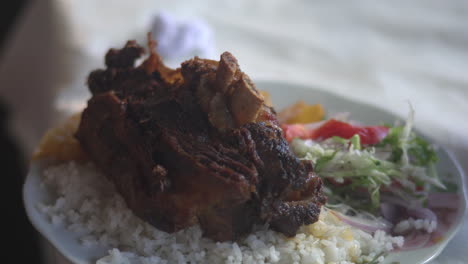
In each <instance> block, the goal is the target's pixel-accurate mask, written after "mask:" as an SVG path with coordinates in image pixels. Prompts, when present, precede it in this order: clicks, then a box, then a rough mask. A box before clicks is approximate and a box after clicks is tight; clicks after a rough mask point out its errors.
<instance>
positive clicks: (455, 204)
mask: <svg viewBox="0 0 468 264" xmlns="http://www.w3.org/2000/svg"><path fill="white" fill-rule="evenodd" d="M427 202H428V206H429V208H443V209H458V208H459V205H460V196H459V195H458V194H456V193H430V194H429V197H428V198H427Z"/></svg>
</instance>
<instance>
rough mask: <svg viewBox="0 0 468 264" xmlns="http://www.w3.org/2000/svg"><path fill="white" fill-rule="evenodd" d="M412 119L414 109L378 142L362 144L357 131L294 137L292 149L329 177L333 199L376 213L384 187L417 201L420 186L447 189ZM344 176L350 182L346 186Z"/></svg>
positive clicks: (326, 177)
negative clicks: (349, 135) (324, 137)
mask: <svg viewBox="0 0 468 264" xmlns="http://www.w3.org/2000/svg"><path fill="white" fill-rule="evenodd" d="M413 118H414V111H413V109H412V108H411V109H410V113H409V115H408V119H407V121H406V123H405V125H404V126H395V127H391V128H390V129H389V132H388V134H387V136H386V137H385V138H384V139H383V140H382V141H381V142H380V143H379V144H377V145H374V146H366V145H364V146H363V145H361V142H360V141H361V140H360V137H359V135H354V136H353V137H352V138H350V139H349V140H348V139H344V138H340V137H332V138H329V139H327V140H324V141H319V142H315V141H312V140H301V139H295V140H293V141H292V143H291V148H292V150H293V151H294V152H295V153H296V155H298V157H300V158H303V159H306V160H311V161H313V162H314V164H315V170H316V172H317V173H318V175H319V176H321V177H323V178H324V179H325V182H326V183H327V182H328V183H330V181H331V184H326V185H327V188H328V189H327V190H328V191H329V200H331V201H332V202H337V203H340V202H344V203H347V204H350V205H353V206H357V207H358V208H360V209H365V210H369V211H375V210H377V209H378V208H379V206H380V197H381V192H382V191H385V192H386V193H391V194H392V195H396V196H399V197H400V198H403V199H405V200H407V199H409V200H417V199H420V198H421V197H424V195H421V190H427V189H428V187H430V186H433V187H437V188H440V189H444V188H445V186H444V184H443V183H442V182H441V181H440V180H439V178H438V176H437V173H436V170H435V163H436V162H437V155H436V152H435V150H434V148H433V147H432V146H431V145H430V144H429V143H428V142H427V141H426V140H424V139H423V138H421V137H419V136H417V135H416V134H415V133H414V132H413V131H412V126H413ZM346 179H348V182H350V183H349V184H343V183H345V182H346ZM395 183H396V184H397V187H395ZM383 187H385V188H384V189H382V188H383ZM330 198H331V199H330Z"/></svg>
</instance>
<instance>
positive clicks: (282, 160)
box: [76, 41, 325, 241]
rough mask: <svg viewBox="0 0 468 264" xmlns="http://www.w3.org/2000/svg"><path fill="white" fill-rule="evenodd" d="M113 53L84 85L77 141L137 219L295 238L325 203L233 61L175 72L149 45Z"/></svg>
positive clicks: (189, 64)
mask: <svg viewBox="0 0 468 264" xmlns="http://www.w3.org/2000/svg"><path fill="white" fill-rule="evenodd" d="M143 51H144V50H143V48H142V47H140V46H138V45H137V44H136V43H135V42H134V41H129V42H128V43H127V44H126V45H125V47H124V48H122V49H120V50H117V49H111V50H110V51H109V52H108V53H107V55H106V59H105V62H106V66H107V68H106V69H103V70H96V71H93V72H92V73H91V74H90V76H89V78H88V86H89V89H90V91H91V92H92V94H93V95H92V98H91V99H90V100H89V101H88V106H87V108H86V109H85V110H84V112H83V115H82V119H81V123H80V126H79V129H78V131H77V133H76V137H77V139H78V140H79V142H80V144H81V146H82V148H83V149H84V151H85V152H86V153H87V154H88V156H89V157H90V158H91V160H92V161H93V162H94V163H95V164H96V165H97V166H98V168H100V169H101V170H102V171H103V172H104V174H105V175H106V177H107V178H108V179H109V180H110V181H111V182H113V184H114V185H115V186H116V188H117V190H118V192H119V193H120V194H121V195H122V196H123V198H124V199H125V201H126V203H127V204H128V206H129V208H130V209H131V210H132V211H133V212H134V213H135V214H136V215H137V216H139V217H140V218H142V219H143V220H145V221H147V222H149V223H150V224H152V225H154V226H155V227H157V228H159V229H161V230H164V231H167V232H175V231H177V230H180V229H183V228H186V227H189V226H192V225H195V224H200V226H201V228H202V230H203V232H204V235H205V236H206V237H209V238H212V239H215V240H218V241H225V240H235V239H237V238H239V237H240V236H242V235H244V234H246V233H248V232H249V231H251V229H252V227H253V226H254V225H256V224H269V226H270V227H271V228H272V229H274V230H277V231H279V232H281V233H283V234H285V235H287V236H294V235H295V234H296V232H297V230H298V228H299V227H300V226H301V225H306V224H311V223H313V222H315V221H317V219H318V215H319V213H320V207H321V205H322V204H323V203H324V202H325V196H324V195H323V194H322V191H321V189H322V182H321V180H320V178H318V177H317V176H316V175H315V174H314V172H313V168H312V164H310V163H309V162H306V161H300V160H298V159H297V158H296V157H295V156H294V155H293V154H292V152H291V151H290V149H289V146H288V144H287V142H286V141H285V139H284V138H283V134H282V131H281V129H280V128H279V126H278V122H277V120H276V114H275V112H274V110H273V109H272V108H271V107H269V106H267V105H266V104H265V103H264V99H263V96H262V95H261V94H260V93H259V92H258V91H257V89H256V88H255V85H254V84H253V82H252V81H251V80H250V78H249V77H248V76H247V75H246V74H245V73H243V72H242V71H241V70H240V69H239V66H238V63H237V60H236V59H235V58H234V56H232V55H231V54H230V53H228V52H225V53H223V54H222V55H221V58H220V61H219V62H218V61H212V60H205V59H200V58H197V57H195V58H194V59H191V60H189V61H186V62H184V63H183V64H182V66H181V68H180V69H176V70H172V69H169V68H167V67H166V66H164V65H163V64H162V61H161V59H160V57H159V56H158V54H156V53H155V52H154V43H151V42H150V55H149V57H148V58H147V59H146V60H145V61H144V62H143V63H142V64H141V65H139V66H135V60H136V59H137V58H139V57H140V56H141V55H142V54H143Z"/></svg>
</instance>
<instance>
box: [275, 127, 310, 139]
mask: <svg viewBox="0 0 468 264" xmlns="http://www.w3.org/2000/svg"><path fill="white" fill-rule="evenodd" d="M281 128H282V129H283V134H284V137H285V138H286V140H287V141H288V142H290V141H291V140H293V139H295V138H300V139H307V138H309V134H310V132H309V131H308V130H307V129H306V128H305V127H304V125H302V124H293V125H288V124H282V125H281Z"/></svg>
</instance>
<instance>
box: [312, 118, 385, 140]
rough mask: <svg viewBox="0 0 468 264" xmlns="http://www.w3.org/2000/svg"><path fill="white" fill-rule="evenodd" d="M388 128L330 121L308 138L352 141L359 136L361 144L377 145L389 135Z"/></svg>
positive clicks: (313, 131)
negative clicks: (332, 138)
mask: <svg viewBox="0 0 468 264" xmlns="http://www.w3.org/2000/svg"><path fill="white" fill-rule="evenodd" d="M388 129H389V128H388V127H384V126H353V125H351V124H348V123H345V122H342V121H338V120H335V119H330V120H329V121H327V122H326V123H325V124H323V125H322V126H321V127H319V128H317V129H314V130H312V131H310V135H309V137H308V138H310V139H315V140H324V139H327V138H331V137H334V136H338V137H342V138H345V139H350V138H351V137H352V136H354V135H356V134H358V135H359V137H360V138H361V144H370V145H372V144H377V143H379V142H380V141H381V140H382V139H383V138H384V137H385V136H386V135H387V133H388Z"/></svg>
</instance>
